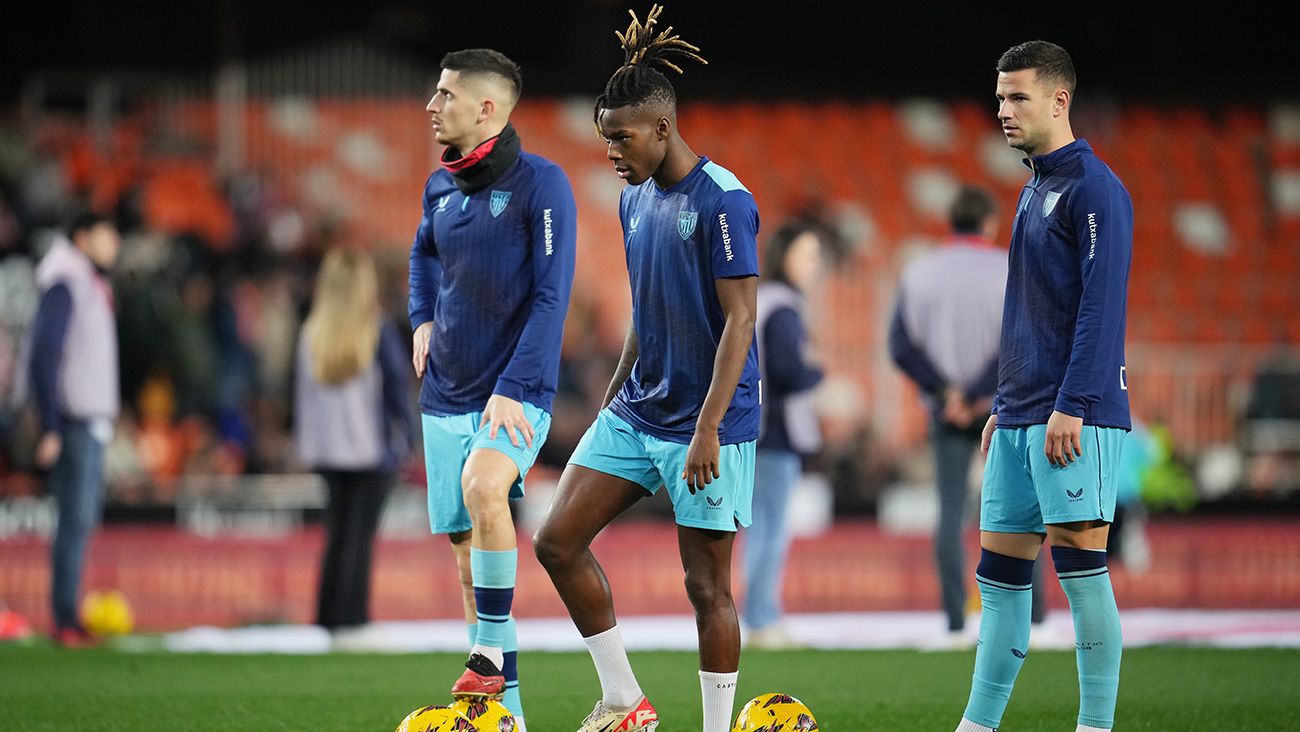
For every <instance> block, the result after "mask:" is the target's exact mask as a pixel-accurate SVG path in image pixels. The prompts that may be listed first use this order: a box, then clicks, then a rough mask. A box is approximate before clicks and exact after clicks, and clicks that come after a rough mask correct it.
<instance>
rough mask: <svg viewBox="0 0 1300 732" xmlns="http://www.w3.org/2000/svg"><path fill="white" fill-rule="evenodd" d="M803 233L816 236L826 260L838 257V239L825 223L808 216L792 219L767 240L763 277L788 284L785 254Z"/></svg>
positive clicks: (764, 252)
mask: <svg viewBox="0 0 1300 732" xmlns="http://www.w3.org/2000/svg"><path fill="white" fill-rule="evenodd" d="M804 234H813V235H814V236H816V237H817V243H818V245H819V246H820V248H821V251H822V254H823V255H824V256H825V257H826V258H827V259H828V260H832V261H833V260H836V259H838V258H839V253H840V252H839V240H838V238H837V237H836V236H835V235H834V233H833V232H832V231H831V230H830V229H829V228H827V226H826V225H825V224H823V223H821V222H820V221H816V220H813V219H808V218H797V219H793V220H791V221H787V222H786V223H784V224H782V225H781V228H779V229H777V230H776V232H775V233H774V234H772V236H771V237H770V238H769V239H768V240H767V247H766V248H765V249H764V250H763V268H762V274H763V279H765V280H776V281H778V282H784V283H786V284H787V285H788V284H790V278H789V277H788V276H786V272H785V255H786V252H788V251H790V247H791V246H793V245H794V242H795V240H796V239H798V238H799V237H801V236H803V235H804Z"/></svg>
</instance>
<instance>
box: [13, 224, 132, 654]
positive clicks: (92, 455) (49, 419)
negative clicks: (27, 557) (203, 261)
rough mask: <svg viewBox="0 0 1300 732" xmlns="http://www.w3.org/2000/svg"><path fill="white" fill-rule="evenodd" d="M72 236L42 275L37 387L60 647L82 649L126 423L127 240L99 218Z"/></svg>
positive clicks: (44, 263)
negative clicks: (108, 483)
mask: <svg viewBox="0 0 1300 732" xmlns="http://www.w3.org/2000/svg"><path fill="white" fill-rule="evenodd" d="M69 236H70V237H71V240H70V241H69V240H68V239H65V238H62V237H59V238H58V239H56V241H55V242H54V245H53V246H52V247H51V248H50V250H49V252H48V253H47V254H46V255H45V257H44V258H43V259H42V260H41V263H40V266H39V267H38V268H37V271H36V276H37V281H38V283H39V284H40V288H41V300H40V305H39V308H38V309H37V311H36V319H35V321H34V322H33V324H32V359H31V383H32V390H33V394H34V396H35V399H36V406H37V410H38V412H39V414H40V421H41V433H42V434H41V439H40V442H39V443H38V444H37V447H36V462H37V464H38V465H39V466H40V467H42V468H50V467H52V468H53V471H52V472H51V474H50V481H49V485H50V489H51V491H52V492H53V493H54V495H55V498H56V500H57V502H58V511H59V521H58V529H57V531H56V533H55V536H54V544H53V547H52V549H51V554H52V556H51V559H52V563H53V572H52V574H53V581H52V598H51V599H52V602H53V617H54V640H55V641H56V642H57V643H60V644H62V645H70V646H73V645H84V644H87V643H91V642H93V639H92V638H91V637H90V635H89V634H88V633H87V632H86V630H85V629H84V628H83V627H82V626H81V623H80V620H79V619H78V617H77V607H78V602H77V595H78V592H79V589H80V585H81V571H82V567H83V565H84V560H85V551H86V543H87V541H88V540H89V538H90V534H91V532H92V531H93V530H94V528H95V526H96V525H97V524H98V522H99V514H100V510H101V507H102V505H103V495H104V448H105V446H106V445H108V442H109V440H110V439H111V438H112V435H113V420H115V419H116V418H117V413H118V378H117V327H116V325H115V323H114V321H113V295H112V291H111V290H110V288H109V284H108V280H107V278H106V277H105V274H106V272H107V271H108V270H109V269H110V268H111V267H112V266H113V263H114V262H115V261H116V260H117V255H118V252H119V250H120V248H121V239H120V237H119V235H118V232H117V228H116V227H115V226H114V225H113V222H111V221H110V220H108V219H107V218H105V217H103V216H99V215H95V214H88V215H83V216H80V217H78V218H77V219H76V221H75V222H74V223H73V224H72V227H71V229H70V231H69Z"/></svg>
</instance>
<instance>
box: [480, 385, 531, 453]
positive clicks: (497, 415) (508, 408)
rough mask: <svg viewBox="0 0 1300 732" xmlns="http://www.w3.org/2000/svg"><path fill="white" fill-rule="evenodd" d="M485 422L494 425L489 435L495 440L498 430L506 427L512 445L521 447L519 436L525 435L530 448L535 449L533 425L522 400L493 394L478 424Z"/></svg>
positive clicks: (525, 441)
mask: <svg viewBox="0 0 1300 732" xmlns="http://www.w3.org/2000/svg"><path fill="white" fill-rule="evenodd" d="M485 424H491V425H492V429H491V430H489V431H488V437H490V438H492V439H494V440H495V439H496V438H497V430H499V429H501V428H502V427H504V428H505V430H506V436H507V437H509V438H510V444H511V445H514V446H515V447H519V436H520V435H523V437H524V444H526V445H528V449H529V450H531V449H533V425H532V423H530V422H529V421H528V418H527V417H525V416H524V405H523V404H521V403H520V402H517V401H515V400H514V399H511V398H510V397H504V396H501V395H500V394H493V395H492V396H491V397H490V398H489V399H488V403H487V406H486V407H484V408H483V419H481V420H479V423H478V426H479V427H480V428H482V427H483V425H485Z"/></svg>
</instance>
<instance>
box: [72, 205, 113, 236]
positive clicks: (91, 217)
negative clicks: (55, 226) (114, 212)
mask: <svg viewBox="0 0 1300 732" xmlns="http://www.w3.org/2000/svg"><path fill="white" fill-rule="evenodd" d="M100 224H108V225H109V226H114V227H115V226H117V223H116V222H114V221H113V217H111V216H109V215H108V214H102V213H97V212H94V211H87V212H84V213H80V214H77V215H76V216H75V217H73V219H72V223H70V224H68V238H69V239H73V240H75V239H76V238H77V234H80V233H81V232H83V231H90V230H91V229H93V228H95V227H96V226H99V225H100Z"/></svg>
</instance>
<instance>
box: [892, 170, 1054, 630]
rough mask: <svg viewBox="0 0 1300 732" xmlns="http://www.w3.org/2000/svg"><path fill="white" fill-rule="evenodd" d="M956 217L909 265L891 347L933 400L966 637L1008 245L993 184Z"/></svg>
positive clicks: (961, 196)
mask: <svg viewBox="0 0 1300 732" xmlns="http://www.w3.org/2000/svg"><path fill="white" fill-rule="evenodd" d="M949 221H950V223H951V225H952V236H951V237H950V238H949V239H948V241H946V242H945V243H944V244H943V245H942V246H940V247H939V248H937V249H935V250H934V251H931V252H928V253H926V254H924V255H922V256H920V257H918V258H916V259H915V260H913V261H911V262H909V263H908V265H907V266H906V267H905V268H904V269H903V274H902V277H901V280H900V283H899V287H898V296H897V300H896V302H895V306H894V315H893V321H892V322H891V324H890V328H889V353H890V355H891V356H892V358H893V360H894V363H896V364H897V365H898V367H899V368H900V369H902V371H903V373H905V374H906V375H907V376H908V378H910V379H911V380H912V381H914V382H915V383H916V385H917V387H918V388H919V389H920V390H921V393H922V396H923V398H924V399H925V400H926V402H927V403H928V405H929V407H930V412H931V416H932V420H931V429H930V437H931V441H932V443H933V447H934V473H935V483H936V485H937V488H938V493H939V524H938V526H937V527H936V528H935V533H934V553H935V562H936V565H937V567H938V572H939V585H940V589H941V591H942V596H943V609H944V613H945V614H946V615H947V618H948V631H949V634H950V637H949V639H948V640H949V641H951V642H952V643H953V644H955V645H959V646H960V645H967V644H968V643H969V641H967V640H966V638H965V636H964V634H963V631H964V629H965V626H966V585H965V578H966V570H965V551H964V549H963V547H962V529H963V527H964V524H965V513H966V503H967V499H968V494H969V480H968V477H969V475H970V467H971V457H972V456H973V455H974V453H975V449H976V448H977V447H978V446H979V444H980V431H981V430H982V429H983V428H984V421H985V419H986V418H987V417H988V415H989V411H990V409H991V408H992V404H993V393H994V391H996V390H997V383H998V341H999V340H1000V337H1001V335H1000V334H1001V329H1002V300H1003V295H1004V293H1005V291H1006V283H1007V253H1006V251H1005V250H1003V249H1001V248H1000V247H998V246H996V245H995V244H994V241H995V240H996V239H997V235H998V210H997V205H996V204H995V203H994V200H993V197H992V196H991V195H990V194H989V193H988V192H987V191H985V190H983V189H981V188H976V187H972V186H967V187H964V188H962V189H961V191H960V192H959V193H958V195H957V198H956V200H955V201H954V202H953V204H952V207H951V209H950V210H949ZM1042 584H1043V583H1041V582H1036V583H1035V584H1034V588H1035V589H1034V594H1035V598H1034V599H1035V603H1034V604H1035V605H1036V606H1037V607H1038V609H1039V612H1038V613H1036V614H1035V617H1036V619H1037V620H1041V618H1042V612H1043V610H1044V608H1045V607H1046V605H1045V603H1044V602H1043V598H1042V594H1043V590H1042Z"/></svg>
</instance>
